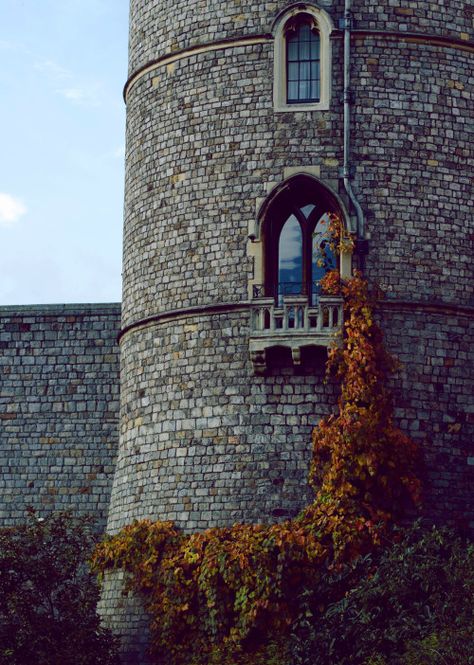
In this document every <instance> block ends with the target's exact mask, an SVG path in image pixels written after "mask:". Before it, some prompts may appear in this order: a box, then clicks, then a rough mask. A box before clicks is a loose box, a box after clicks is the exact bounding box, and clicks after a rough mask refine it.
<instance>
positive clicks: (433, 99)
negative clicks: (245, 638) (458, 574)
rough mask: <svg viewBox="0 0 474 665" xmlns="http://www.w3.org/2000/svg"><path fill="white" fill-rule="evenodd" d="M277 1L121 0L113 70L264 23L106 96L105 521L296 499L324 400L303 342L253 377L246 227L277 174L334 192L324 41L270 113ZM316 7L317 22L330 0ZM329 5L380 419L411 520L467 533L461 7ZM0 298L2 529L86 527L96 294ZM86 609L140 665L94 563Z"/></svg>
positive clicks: (337, 113) (134, 620) (465, 63)
mask: <svg viewBox="0 0 474 665" xmlns="http://www.w3.org/2000/svg"><path fill="white" fill-rule="evenodd" d="M289 4H291V3H289V2H287V1H283V2H281V3H280V2H278V3H277V2H266V3H265V2H259V3H254V2H250V0H238V1H237V0H231V1H229V2H226V3H222V2H217V1H216V0H206V1H204V0H194V1H192V2H190V1H189V0H187V1H186V2H185V1H184V0H177V1H176V2H173V3H170V2H162V1H161V0H160V1H159V2H158V1H157V0H132V2H131V23H130V74H131V75H133V74H135V73H136V72H137V70H138V69H139V68H140V67H144V66H145V65H147V64H148V63H150V61H153V60H155V59H156V58H159V57H161V56H163V55H172V54H176V53H177V52H179V51H180V50H181V49H183V48H189V47H194V46H200V45H205V44H208V43H212V42H214V41H216V40H224V39H235V40H238V39H240V38H244V37H251V36H262V35H263V36H265V37H264V39H263V42H262V43H260V44H257V45H255V44H253V45H251V44H241V45H238V46H236V45H233V46H231V47H229V48H225V49H224V48H219V50H215V51H213V52H209V51H207V52H206V51H203V52H200V53H190V54H189V55H186V57H184V58H182V59H180V60H178V61H176V62H174V63H171V64H170V63H168V64H167V65H165V66H161V67H158V68H155V69H153V70H151V71H147V73H145V74H143V75H142V76H141V77H140V78H138V79H137V80H135V81H134V82H133V85H131V87H130V88H129V90H128V95H127V149H126V198H125V225H124V302H123V309H122V329H123V334H122V337H121V348H122V354H121V371H122V375H121V376H122V378H121V422H120V447H119V451H118V455H117V463H116V471H115V477H114V483H113V489H112V494H111V502H110V511H109V520H108V530H109V531H110V532H114V531H116V530H117V529H119V528H120V527H121V526H123V525H124V524H126V523H128V522H130V521H131V520H133V519H134V518H140V517H151V518H165V519H174V520H176V521H177V522H178V523H179V524H180V525H181V526H182V527H183V528H185V529H188V530H191V529H202V528H206V527H208V526H212V525H219V524H229V523H232V522H235V521H237V520H239V521H240V520H249V521H262V520H267V521H271V520H277V519H280V518H282V517H286V516H289V515H293V514H295V512H297V511H298V509H299V508H300V507H301V506H302V505H304V504H305V503H306V501H307V499H308V498H309V494H308V489H307V486H306V473H307V467H308V461H309V455H310V434H311V429H312V427H313V425H314V424H315V423H316V422H317V420H318V419H319V418H320V417H321V416H322V415H324V414H326V413H328V411H329V410H330V409H331V408H332V407H333V405H334V403H335V398H336V387H335V386H334V385H333V384H331V383H329V384H324V383H323V367H324V353H323V352H322V351H321V350H320V351H319V352H314V353H311V354H308V355H307V357H306V358H303V366H302V368H301V369H295V368H294V367H292V365H291V362H289V361H288V359H286V358H285V357H281V356H280V357H279V358H278V361H277V359H276V358H274V362H273V363H270V365H271V368H270V369H269V371H268V372H267V374H265V375H264V376H259V377H257V376H255V374H254V371H253V368H252V365H251V363H250V359H249V352H248V341H249V320H250V311H249V303H248V301H247V298H248V284H249V281H250V280H252V279H253V276H254V275H253V271H254V265H253V258H252V257H251V256H250V255H249V246H248V237H247V236H248V229H249V223H251V222H253V221H254V220H255V217H256V210H257V208H258V206H259V203H260V202H261V201H262V199H263V197H265V196H266V195H267V193H268V191H269V189H270V187H271V186H272V185H275V184H278V183H281V182H282V181H283V180H284V178H285V169H287V168H288V167H292V168H293V169H295V168H297V169H298V168H302V167H312V168H313V171H314V167H316V170H317V169H319V172H320V179H321V181H322V183H325V184H327V185H328V186H329V187H332V188H333V190H335V191H336V192H337V193H339V195H340V196H341V198H342V200H343V202H344V203H345V204H346V205H347V204H348V202H347V200H346V198H345V196H344V192H343V187H342V184H341V182H340V181H339V180H338V176H339V169H340V167H341V166H342V151H343V103H342V93H343V90H342V66H343V53H342V46H343V43H342V34H341V33H340V32H338V31H336V33H335V34H334V35H333V38H332V39H331V43H332V49H333V52H332V55H333V67H332V75H331V81H332V97H331V104H330V108H329V110H328V111H321V112H301V111H298V109H297V107H295V110H294V112H289V113H281V112H279V113H275V112H274V109H273V47H274V45H273V42H272V36H271V29H272V25H273V23H274V21H275V19H276V17H277V16H278V14H279V12H280V11H281V10H282V9H284V8H285V7H287V6H288V5H289ZM319 5H320V6H321V7H322V8H324V9H325V10H326V11H328V12H329V14H330V15H331V17H332V20H333V22H334V25H335V26H336V27H337V25H338V19H340V18H341V17H342V14H343V2H342V0H335V1H333V0H321V1H320V3H319ZM353 9H354V13H355V28H356V33H355V34H354V35H353V37H352V49H353V59H352V68H351V74H352V89H353V93H354V106H353V108H352V145H351V151H352V162H353V166H354V167H355V179H354V182H353V187H354V190H355V191H356V193H357V196H358V198H359V199H360V202H361V204H362V206H363V208H364V211H365V213H366V228H367V235H368V237H369V238H370V253H369V256H368V258H367V263H366V272H367V275H368V277H369V278H370V279H372V280H375V281H377V282H378V283H379V284H380V285H381V286H382V288H383V289H384V290H385V292H386V294H387V302H386V304H384V305H383V307H381V309H380V317H381V322H382V325H383V327H384V330H385V332H386V336H387V341H388V346H389V348H390V349H391V350H392V351H393V352H394V353H395V354H396V355H397V356H398V357H399V359H400V362H401V368H400V371H399V373H398V374H397V376H395V377H393V387H394V395H395V406H396V418H397V422H398V424H399V425H400V426H401V427H402V429H403V430H404V431H406V432H408V433H409V434H411V435H412V436H413V437H414V438H415V439H417V440H418V441H420V443H421V444H422V446H423V450H424V452H425V460H426V512H427V513H428V514H429V515H431V516H433V517H435V518H436V519H440V520H445V519H450V520H458V521H462V522H467V523H470V524H471V526H474V503H473V499H472V497H473V489H474V479H473V476H474V449H473V443H472V442H473V439H474V432H473V426H474V400H473V393H474V390H473V388H474V386H473V376H474V368H473V366H472V365H473V363H472V348H473V345H474V340H473V313H474V309H473V305H474V293H473V280H472V261H473V241H474V230H473V224H472V204H471V199H472V188H471V183H470V180H469V176H468V174H469V173H470V170H472V166H473V162H474V160H473V145H474V141H473V131H474V129H473V128H474V122H473V120H474V118H473V108H474V104H473V103H472V84H473V76H472V43H471V46H470V47H469V44H468V40H469V38H472V28H473V15H474V12H473V8H472V5H471V4H468V3H467V2H463V1H461V0H437V1H436V2H434V0H433V1H428V0H411V1H408V2H407V1H404V0H364V1H362V0H354V2H353ZM413 33H422V34H423V36H424V37H423V38H420V37H419V36H418V37H417V36H416V35H414V34H413ZM433 36H434V37H436V39H434V38H433ZM469 48H470V49H471V50H469ZM190 307H191V308H192V307H201V309H200V310H196V309H195V310H194V311H186V310H185V309H183V308H190ZM206 308H207V309H206ZM17 309H18V311H17V310H16V309H14V310H11V309H9V308H6V309H3V310H1V311H0V321H1V322H5V323H4V326H3V330H2V332H1V333H0V351H1V354H2V355H1V356H0V370H1V371H2V374H1V378H2V384H1V388H0V390H1V393H0V404H1V411H0V427H1V428H2V430H1V433H2V440H1V441H2V446H1V448H0V452H1V454H2V455H3V457H4V459H3V465H4V468H5V469H6V472H5V473H4V474H3V475H2V478H1V481H0V482H3V483H5V486H6V487H7V490H8V491H7V493H6V498H5V500H4V502H3V505H2V509H4V513H3V516H4V521H5V520H12V521H13V520H15V519H17V518H19V517H21V515H22V512H23V510H24V507H25V506H26V505H27V504H32V505H35V506H38V507H39V508H40V509H41V510H49V509H53V508H55V507H60V508H64V507H75V508H77V507H80V508H81V509H84V511H87V512H91V511H92V512H93V511H96V512H97V514H98V515H99V517H100V519H101V520H103V517H104V512H105V508H106V504H107V502H108V498H109V491H110V481H111V474H112V469H113V464H114V453H115V442H116V435H117V395H118V374H117V349H116V347H115V333H116V331H117V330H118V326H119V322H118V313H119V311H118V306H109V307H102V306H97V307H92V306H91V307H88V308H87V307H86V308H85V309H84V308H79V309H78V308H77V307H74V306H70V307H69V308H68V307H65V308H63V309H62V310H61V308H59V309H58V308H54V307H53V308H52V309H47V310H45V311H40V309H38V308H33V309H32V310H31V309H30V308H27V309H22V308H17ZM173 312H174V313H173ZM144 319H147V320H145V321H144ZM12 492H13V493H12ZM10 497H12V499H11V501H10ZM9 501H10V503H9V504H8V505H7V502H9ZM101 611H102V613H103V615H104V617H106V618H107V621H108V623H109V624H110V625H111V626H113V627H114V628H115V629H116V630H117V631H118V632H120V633H122V634H123V635H124V651H125V652H127V653H128V656H127V657H126V658H125V660H126V661H127V662H129V663H144V662H145V656H144V655H143V646H144V643H145V642H146V634H145V629H144V623H143V620H144V619H143V616H142V615H141V614H140V612H139V610H137V606H136V604H134V601H132V600H130V599H124V598H123V597H122V596H121V581H120V579H119V578H118V576H116V575H115V576H113V577H108V579H107V583H106V586H105V589H104V595H103V599H102V606H101Z"/></svg>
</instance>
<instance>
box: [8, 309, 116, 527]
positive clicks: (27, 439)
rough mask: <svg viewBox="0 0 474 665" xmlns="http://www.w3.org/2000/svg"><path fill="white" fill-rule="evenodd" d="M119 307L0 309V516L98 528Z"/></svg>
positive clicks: (111, 458) (110, 456) (106, 473)
mask: <svg viewBox="0 0 474 665" xmlns="http://www.w3.org/2000/svg"><path fill="white" fill-rule="evenodd" d="M119 325H120V305H116V304H113V305H37V306H21V307H0V466H1V470H2V471H1V474H0V490H1V499H0V521H1V523H2V525H3V526H5V525H10V524H14V523H18V522H19V521H21V520H22V519H23V518H24V517H25V510H26V508H27V507H28V506H31V507H33V508H34V509H35V510H37V511H38V514H40V515H44V514H47V513H49V512H51V511H54V510H72V511H74V512H75V513H77V514H90V515H93V516H94V517H95V518H96V519H97V526H98V528H100V529H103V528H104V526H105V519H106V517H107V509H108V503H109V498H110V489H111V483H112V477H113V469H114V463H115V456H116V450H117V444H118V411H119V362H118V345H117V333H118V330H119Z"/></svg>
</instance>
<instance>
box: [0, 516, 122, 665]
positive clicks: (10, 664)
mask: <svg viewBox="0 0 474 665" xmlns="http://www.w3.org/2000/svg"><path fill="white" fill-rule="evenodd" d="M95 542H96V537H95V536H94V533H93V531H92V528H91V520H90V519H88V518H86V517H83V518H76V517H73V516H72V515H71V514H70V513H55V514H52V515H50V516H48V517H45V518H44V519H42V518H38V516H37V515H36V514H35V513H34V511H31V512H30V514H29V516H28V519H27V521H26V522H25V523H23V524H20V525H18V526H13V527H4V528H1V529H0V665H116V664H117V663H118V658H117V655H116V653H117V641H116V640H115V639H114V638H113V636H112V635H111V633H110V632H109V631H108V630H106V629H104V628H102V627H101V626H100V618H99V616H98V615H97V612H96V605H97V600H98V597H99V589H98V585H97V582H96V579H95V577H94V575H92V573H91V572H90V570H89V567H88V565H87V561H88V558H89V557H90V554H91V551H92V548H93V547H94V544H95Z"/></svg>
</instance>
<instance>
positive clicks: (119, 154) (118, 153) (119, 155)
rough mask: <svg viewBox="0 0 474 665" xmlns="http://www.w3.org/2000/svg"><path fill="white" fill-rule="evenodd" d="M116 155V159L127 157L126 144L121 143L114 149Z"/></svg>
mask: <svg viewBox="0 0 474 665" xmlns="http://www.w3.org/2000/svg"><path fill="white" fill-rule="evenodd" d="M114 157H115V158H116V159H123V158H124V157H125V146H124V145H120V146H119V147H118V148H116V149H115V150H114Z"/></svg>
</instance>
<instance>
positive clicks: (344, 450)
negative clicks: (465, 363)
mask: <svg viewBox="0 0 474 665" xmlns="http://www.w3.org/2000/svg"><path fill="white" fill-rule="evenodd" d="M322 286H323V289H324V291H325V292H326V293H330V294H340V295H342V297H343V299H344V331H343V339H342V342H341V343H339V344H335V346H334V348H333V349H332V350H331V351H330V353H329V360H328V372H330V373H332V374H334V375H335V377H336V378H337V379H338V381H339V382H340V386H341V392H340V397H339V401H338V409H337V413H335V414H334V415H330V416H328V417H326V418H324V419H323V420H321V422H320V423H319V425H318V427H316V428H315V430H314V432H313V459H312V463H311V470H310V477H309V482H310V484H311V486H312V488H313V489H314V491H315V498H314V501H313V502H312V503H311V504H310V505H309V506H307V507H306V508H305V509H304V510H303V511H302V513H301V514H300V515H299V516H298V517H297V518H295V519H293V520H287V521H285V522H282V523H280V524H274V525H262V524H258V525H251V524H236V525H234V526H232V527H227V528H214V529H208V530H207V531H204V532H202V533H195V534H192V535H185V534H183V533H182V532H181V531H180V530H179V529H178V528H177V527H176V526H174V524H173V523H171V522H155V523H152V522H150V521H147V520H142V521H137V522H135V523H133V524H132V525H130V526H127V527H125V528H124V529H123V530H122V531H121V532H120V533H118V534H117V535H115V536H113V537H108V538H107V539H106V540H105V541H104V542H103V543H102V544H101V545H100V546H99V547H98V549H97V551H96V553H95V557H94V566H95V568H96V570H98V571H100V572H102V573H104V572H105V571H107V570H111V569H117V568H119V569H123V570H125V571H126V573H128V575H127V580H128V582H127V584H128V589H129V590H132V591H134V592H138V593H139V594H140V595H141V596H142V598H143V600H144V605H145V608H146V610H147V611H148V613H149V614H150V616H151V635H152V645H151V650H152V656H153V658H154V662H155V663H157V664H159V665H185V664H186V665H204V664H206V665H211V664H212V663H216V665H217V664H219V665H223V664H225V663H229V664H230V663H232V664H235V665H238V664H239V663H240V664H241V665H244V664H246V663H249V664H250V663H252V664H254V665H255V664H259V663H261V664H262V665H263V664H265V665H269V664H270V663H274V664H275V665H277V664H282V665H284V664H285V663H287V662H288V661H287V660H285V657H286V656H285V649H286V645H287V643H288V635H289V633H290V632H291V627H292V624H293V621H294V619H295V617H296V616H297V615H298V613H299V612H300V610H301V607H300V602H301V600H300V599H301V591H302V589H304V588H309V587H310V588H317V585H318V580H319V579H320V577H321V576H322V575H323V574H324V572H325V571H327V570H328V568H329V569H332V570H337V567H338V566H341V565H343V563H344V562H347V561H350V560H353V559H355V558H356V557H357V556H359V555H360V554H364V553H366V552H368V551H371V550H373V549H374V548H376V547H377V546H378V545H379V543H380V541H381V537H382V535H383V534H384V532H386V531H387V530H388V529H389V528H390V526H391V525H392V524H393V523H394V521H396V519H397V518H398V516H399V515H400V513H401V511H402V509H403V508H404V507H405V506H406V505H407V504H408V503H411V504H413V503H415V504H416V503H417V501H418V500H419V490H420V484H419V481H418V479H417V475H416V469H417V459H418V455H417V449H416V447H415V444H414V443H413V442H412V441H411V440H410V439H409V438H408V437H406V436H405V435H404V434H403V433H402V432H401V431H400V430H398V429H397V428H396V427H395V426H394V424H393V419H392V402H391V398H390V392H389V390H388V388H387V377H388V375H389V374H390V372H391V371H392V370H393V369H394V361H393V360H392V358H391V357H390V355H389V354H388V353H387V352H386V350H385V348H384V345H383V340H382V333H381V331H380V328H379V327H378V325H377V324H376V322H375V321H374V317H373V307H372V303H371V298H370V295H369V289H368V285H367V282H366V281H365V280H364V279H363V278H362V277H361V276H360V275H355V276H354V277H353V278H351V279H350V280H348V281H346V282H342V281H341V280H340V278H339V274H338V273H337V272H335V271H332V272H330V273H328V274H327V275H326V277H325V278H324V280H323V284H322ZM324 602H325V601H324V599H323V598H322V599H321V611H323V609H324Z"/></svg>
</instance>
